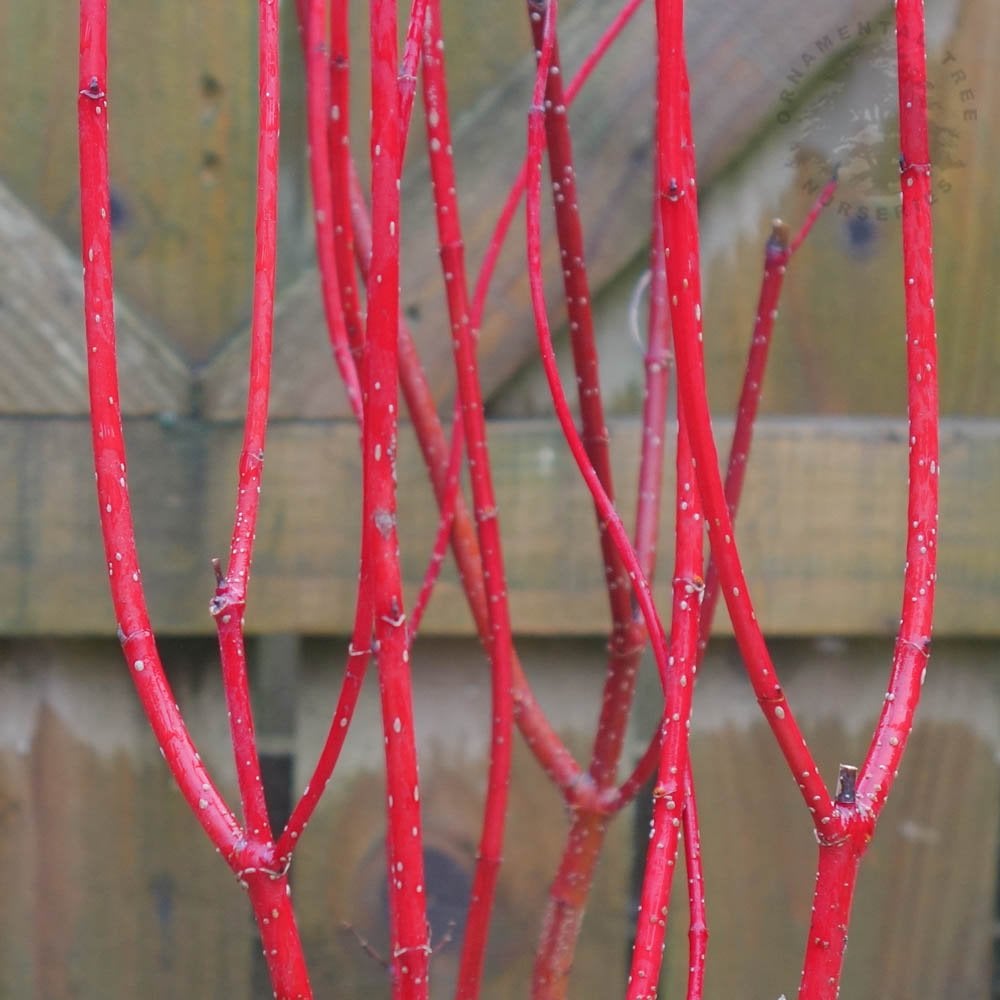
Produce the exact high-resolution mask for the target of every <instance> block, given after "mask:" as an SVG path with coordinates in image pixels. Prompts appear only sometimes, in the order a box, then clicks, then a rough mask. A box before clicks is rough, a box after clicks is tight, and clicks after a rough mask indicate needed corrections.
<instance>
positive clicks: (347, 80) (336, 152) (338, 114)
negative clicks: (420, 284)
mask: <svg viewBox="0 0 1000 1000" xmlns="http://www.w3.org/2000/svg"><path fill="white" fill-rule="evenodd" d="M349 10H350V5H349V4H347V3H334V4H332V6H331V8H330V114H329V123H328V126H327V140H328V143H329V149H330V171H331V173H330V181H331V185H332V189H333V206H332V208H333V246H334V254H335V256H336V260H337V278H338V280H339V282H340V302H341V306H342V307H343V311H344V325H345V326H346V328H347V339H348V342H349V343H350V345H351V353H352V354H353V355H354V361H355V364H356V365H357V366H359V368H360V365H361V360H362V355H363V351H364V339H365V322H364V318H363V317H362V314H361V313H362V310H361V303H360V298H359V295H358V283H357V280H356V277H355V271H354V267H355V264H354V255H355V247H354V226H353V225H352V223H351V216H352V198H354V197H357V198H361V197H362V196H361V193H360V189H359V187H358V184H357V179H356V177H355V176H354V170H353V166H354V162H353V158H352V156H351V130H350V112H351V63H350V32H349V30H348V13H349ZM366 256H367V255H366ZM365 267H367V262H366V264H365ZM358 374H359V376H360V377H361V378H363V373H362V372H361V371H360V370H359V372H358Z"/></svg>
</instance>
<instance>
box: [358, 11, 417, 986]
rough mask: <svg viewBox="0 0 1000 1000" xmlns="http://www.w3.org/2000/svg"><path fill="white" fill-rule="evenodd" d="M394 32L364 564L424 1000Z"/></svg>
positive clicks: (379, 138)
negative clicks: (403, 456) (403, 487)
mask: <svg viewBox="0 0 1000 1000" xmlns="http://www.w3.org/2000/svg"><path fill="white" fill-rule="evenodd" d="M396 30H397V26H396V9H395V3H394V2H393V0H372V4H371V29H370V38H371V92H372V133H371V170H372V247H371V263H370V273H369V283H368V323H367V331H366V339H365V364H364V369H365V384H364V403H365V410H364V435H363V449H364V451H363V462H362V468H363V477H364V498H363V507H362V510H363V528H362V532H363V546H364V547H363V556H362V562H363V566H364V575H365V577H366V579H367V582H368V586H369V587H370V589H371V601H372V610H373V614H374V621H375V628H374V634H375V648H376V662H377V664H378V669H379V688H380V693H381V699H382V725H383V730H384V733H385V755H386V779H387V795H388V798H387V805H388V817H387V823H388V833H387V841H388V842H387V851H386V855H387V878H388V891H389V914H390V921H389V922H390V936H391V942H392V955H391V960H390V961H391V972H392V993H393V996H394V997H397V998H422V997H426V996H427V995H428V989H429V983H428V971H429V955H430V943H429V940H428V929H427V917H426V906H425V901H426V894H425V892H424V873H423V851H422V837H421V834H420V827H421V818H420V801H419V786H418V774H417V753H416V741H415V733H414V725H413V704H412V690H411V685H410V671H409V648H408V641H407V639H408V637H407V629H406V627H405V624H406V615H405V613H404V610H403V586H402V576H401V571H400V564H399V538H398V534H397V525H396V476H395V467H396V450H397V422H398V412H397V406H398V393H397V387H398V371H399V357H398V330H399V311H400V310H399V246H400V243H399V240H400V235H399V226H400V204H399V182H400V173H401V169H402V141H403V136H402V130H401V127H400V125H401V123H400V108H399V96H398V92H397V89H396V86H397V82H396V69H397V66H398V45H397V38H396Z"/></svg>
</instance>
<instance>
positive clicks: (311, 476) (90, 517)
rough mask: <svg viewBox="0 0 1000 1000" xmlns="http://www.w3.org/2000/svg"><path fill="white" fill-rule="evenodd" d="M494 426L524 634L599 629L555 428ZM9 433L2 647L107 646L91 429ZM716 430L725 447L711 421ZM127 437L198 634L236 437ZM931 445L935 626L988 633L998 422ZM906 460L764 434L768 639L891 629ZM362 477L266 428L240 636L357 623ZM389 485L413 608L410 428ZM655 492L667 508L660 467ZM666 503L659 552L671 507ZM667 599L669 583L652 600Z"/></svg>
mask: <svg viewBox="0 0 1000 1000" xmlns="http://www.w3.org/2000/svg"><path fill="white" fill-rule="evenodd" d="M490 430H491V446H492V453H493V463H494V476H495V480H496V488H497V494H498V497H499V505H500V518H501V526H502V529H503V532H504V538H505V546H506V556H507V568H508V583H509V588H508V589H509V591H510V595H511V602H512V609H513V619H514V625H515V629H516V630H518V631H520V632H522V633H525V634H551V635H581V634H600V633H601V632H602V631H603V630H604V628H605V627H606V597H605V595H604V591H603V585H602V579H601V573H600V566H599V559H598V557H597V555H596V546H595V544H594V532H595V529H594V527H593V515H592V512H591V505H590V501H589V498H588V496H587V495H586V493H585V491H584V488H583V486H582V485H581V484H580V482H579V478H578V476H577V474H576V471H575V468H574V467H572V463H571V460H570V459H569V457H568V455H567V453H566V451H565V447H564V445H563V444H562V443H561V440H560V438H559V436H558V434H557V432H556V430H555V428H554V426H553V425H552V424H550V423H545V422H537V423H527V422H520V423H511V422H496V423H493V424H492V425H491V428H490ZM3 431H4V433H3V434H0V459H2V463H3V464H2V468H3V469H5V470H6V472H5V473H4V475H3V476H0V539H3V542H2V544H0V633H7V634H46V633H57V634H71V635H72V634H79V635H85V634H104V635H107V634H111V633H113V631H114V622H113V620H112V618H111V614H110V600H109V598H108V596H107V594H106V592H105V580H104V573H105V572H106V568H105V567H104V566H103V557H102V554H101V548H100V541H99V539H98V535H97V531H96V512H95V506H94V495H93V471H92V467H91V462H90V458H89V457H88V451H89V442H88V432H87V429H86V427H85V426H84V424H82V423H80V422H76V421H69V420H66V421H60V420H36V421H31V422H26V423H22V422H18V421H11V422H9V423H8V424H6V425H5V426H4V427H3ZM611 433H612V437H613V450H614V453H615V455H616V461H617V479H618V482H619V483H620V484H621V485H620V487H619V506H620V509H621V510H622V511H623V516H624V517H625V519H626V521H629V520H630V519H631V515H630V513H629V512H630V511H631V509H632V503H633V499H632V498H633V495H634V494H633V493H632V492H631V491H630V489H629V484H630V483H634V481H635V473H636V469H637V464H638V449H637V442H638V439H639V433H638V426H637V424H636V423H635V422H634V421H624V420H623V421H616V422H614V423H613V424H612V425H611ZM719 434H720V437H723V438H724V437H725V435H726V430H725V425H724V424H723V423H722V422H721V421H720V423H719ZM128 436H129V446H130V455H131V456H132V462H131V466H130V469H131V482H132V487H133V491H134V498H135V507H136V511H137V521H138V537H139V544H140V555H141V556H142V559H143V574H144V579H145V582H146V585H147V588H148V592H149V596H150V603H151V607H152V610H153V621H154V624H155V626H156V627H157V629H159V630H161V631H162V632H164V633H175V634H207V633H209V632H210V631H211V629H212V624H211V619H210V617H209V615H208V613H207V603H208V599H209V597H210V596H211V593H212V589H213V579H212V575H211V569H210V559H211V557H212V556H214V555H217V554H220V553H223V552H225V549H226V545H227V542H228V539H229V531H230V527H229V525H230V523H231V518H232V509H233V508H232V505H233V502H234V492H235V486H234V479H235V470H236V468H237V464H238V456H239V449H240V435H239V431H238V430H237V429H236V428H235V427H232V426H219V425H204V424H198V423H194V422H180V423H173V424H170V423H161V422H157V421H152V420H150V421H136V422H133V423H132V424H131V426H130V428H129V431H128ZM942 445H943V452H942V456H943V457H942V463H943V469H944V474H943V475H942V483H941V486H942V516H941V539H942V541H941V568H940V570H941V571H940V584H939V588H938V619H937V633H938V635H946V634H949V635H962V634H965V635H970V636H971V635H995V634H997V628H998V626H1000V619H998V618H997V616H996V615H995V614H994V613H993V611H994V609H995V607H996V602H997V598H998V595H1000V537H998V535H997V533H996V531H995V530H994V526H993V523H992V519H993V511H994V508H995V498H996V497H997V496H998V495H1000V424H998V423H996V422H988V421H968V422H962V421H959V422H948V423H946V425H945V429H944V433H943V437H942ZM905 454H906V443H905V429H904V427H903V426H902V425H900V424H898V423H896V422H891V421H877V420H867V421H866V420H858V421H833V420H828V421H821V420H770V421H765V422H764V423H763V424H762V426H761V427H760V430H759V433H758V436H757V443H756V444H755V448H754V454H753V457H752V459H751V470H750V473H749V476H748V482H747V495H746V500H745V503H744V507H743V509H742V511H741V513H740V518H739V523H738V525H737V534H738V538H739V540H740V542H741V543H742V546H743V552H744V557H745V560H746V565H747V572H748V579H749V580H750V584H751V587H752V588H753V592H754V596H755V598H756V600H757V602H758V604H759V611H760V614H761V618H762V620H763V622H764V623H765V626H766V628H767V629H768V630H769V631H771V632H772V633H777V634H786V635H795V634H800V635H808V634H843V635H847V634H861V635H864V634H874V633H884V632H886V631H888V630H890V629H891V628H892V627H893V626H894V623H895V620H896V618H897V617H898V614H899V611H898V606H899V600H900V596H899V595H900V580H901V570H902V561H903V524H904V519H905V476H906V472H905ZM25 456H30V458H31V460H30V461H28V460H26V459H25ZM359 482H360V468H359V461H358V450H357V436H356V431H355V429H354V428H353V427H352V426H350V425H348V424H336V423H333V424H324V423H304V422H302V423H300V422H293V423H279V424H277V425H276V426H275V427H274V428H273V430H272V433H271V435H270V438H269V443H268V448H267V459H266V474H265V486H264V499H263V508H262V513H261V522H260V526H259V529H258V541H257V552H256V556H255V561H254V577H253V584H252V587H251V591H250V609H249V613H248V616H247V622H248V626H249V628H250V629H251V630H252V631H254V632H258V633H262V632H302V633H307V634H310V633H311V634H344V633H347V632H349V631H350V626H351V617H352V614H353V600H354V590H355V586H356V560H357V555H358V553H357V543H356V534H357V532H356V527H355V526H356V524H357V518H358V508H357V504H358V495H359ZM399 483H400V493H401V498H402V499H401V505H402V507H401V515H400V524H401V533H402V534H401V537H402V546H403V557H404V574H405V579H406V581H407V583H408V585H409V587H410V593H411V594H412V593H413V592H414V590H415V588H416V586H417V585H418V583H419V581H420V579H421V578H422V576H423V571H424V563H425V560H426V559H427V557H428V555H429V549H430V540H431V539H432V538H433V535H434V531H435V529H436V525H437V514H436V511H435V509H434V505H433V502H432V500H431V497H430V490H429V488H428V487H427V485H426V477H425V474H424V471H423V467H422V464H421V460H420V458H419V455H418V453H417V451H416V448H415V446H414V445H413V442H412V439H411V438H410V437H409V435H408V434H407V435H404V437H403V439H402V441H401V448H400V462H399ZM665 489H666V491H667V492H666V494H665V495H667V496H669V495H670V494H671V490H672V486H671V480H670V476H669V475H668V476H667V480H666V483H665ZM665 510H666V512H667V513H665V522H664V532H663V535H662V537H663V539H664V542H663V544H664V548H665V551H666V552H669V547H670V538H671V534H670V531H669V525H668V524H667V522H666V517H667V514H668V513H669V510H670V505H669V503H668V504H666V505H665ZM665 593H666V592H665V591H664V590H663V589H662V588H661V590H660V592H659V594H660V597H661V599H662V598H663V597H664V596H665ZM664 606H666V605H664ZM723 627H724V626H723ZM425 628H426V630H427V631H428V632H430V633H439V634H469V633H470V631H471V624H470V619H469V615H468V612H467V610H466V608H465V605H464V602H463V600H462V599H461V594H460V590H459V586H458V583H457V581H456V577H455V575H454V573H453V572H450V571H448V572H446V574H445V576H444V578H443V580H442V581H441V583H440V585H439V587H438V591H437V598H436V599H435V600H434V601H433V602H432V604H431V606H430V609H429V612H428V616H427V620H426V625H425Z"/></svg>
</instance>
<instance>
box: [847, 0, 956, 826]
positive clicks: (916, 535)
mask: <svg viewBox="0 0 1000 1000" xmlns="http://www.w3.org/2000/svg"><path fill="white" fill-rule="evenodd" d="M896 24H897V46H898V62H899V107H900V117H899V122H900V125H899V132H900V141H901V144H902V159H901V163H900V165H901V172H900V185H901V188H902V195H903V275H904V286H903V287H904V292H905V304H906V365H907V379H908V392H909V394H908V413H907V416H908V420H909V433H910V454H909V499H908V504H907V515H906V518H907V521H906V523H907V532H906V572H905V574H904V578H903V608H902V613H901V615H900V622H899V632H898V634H897V638H896V648H895V652H894V655H893V661H892V672H891V675H890V679H889V690H888V692H887V694H886V697H885V702H884V703H883V706H882V713H881V715H880V716H879V720H878V725H877V726H876V728H875V733H874V735H873V737H872V742H871V746H870V747H869V749H868V756H867V758H866V760H865V763H864V766H863V767H862V769H861V774H860V777H859V780H858V797H859V799H860V801H861V802H863V803H864V804H865V805H866V806H867V807H868V808H870V809H871V810H872V811H873V812H874V813H875V815H876V816H877V815H878V814H879V813H880V812H881V810H882V806H883V805H884V804H885V800H886V798H887V796H888V794H889V790H890V788H891V787H892V783H893V781H894V780H895V777H896V773H897V771H898V770H899V763H900V760H901V758H902V756H903V751H904V750H905V748H906V742H907V740H908V738H909V735H910V731H911V729H912V728H913V716H914V713H915V712H916V708H917V702H918V701H919V698H920V689H921V687H922V685H923V682H924V677H925V675H926V672H927V661H928V658H929V656H930V644H931V623H932V618H933V612H934V589H935V584H936V581H937V524H938V473H939V470H940V458H939V454H938V384H937V332H936V329H935V323H934V265H933V256H932V254H933V251H932V247H933V245H934V242H933V232H932V225H931V192H932V188H931V169H930V150H929V144H928V138H927V69H926V54H925V48H924V15H923V3H921V2H920V0H899V3H898V4H897V7H896Z"/></svg>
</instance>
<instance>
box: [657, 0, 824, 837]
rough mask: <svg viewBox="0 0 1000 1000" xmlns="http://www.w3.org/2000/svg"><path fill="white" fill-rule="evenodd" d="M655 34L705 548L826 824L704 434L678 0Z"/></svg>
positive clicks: (666, 200)
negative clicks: (707, 544)
mask: <svg viewBox="0 0 1000 1000" xmlns="http://www.w3.org/2000/svg"><path fill="white" fill-rule="evenodd" d="M657 33H658V46H659V52H660V58H662V59H664V60H665V71H664V72H663V73H662V74H661V75H660V81H661V83H660V95H659V100H658V114H659V115H660V118H661V124H660V134H661V135H662V136H663V142H662V144H661V147H660V152H659V154H658V156H657V161H658V162H657V172H658V177H659V182H660V191H661V211H662V213H663V230H664V234H665V239H666V244H667V249H668V257H667V279H668V288H669V292H670V312H671V320H672V325H673V330H674V351H675V354H676V359H677V382H678V395H679V398H680V401H681V405H682V406H683V408H684V412H685V416H686V417H687V421H688V433H689V434H690V436H691V448H692V452H693V454H694V459H695V463H696V468H697V475H698V488H699V491H700V493H701V499H702V503H703V504H704V507H705V513H706V518H707V523H708V530H709V538H710V540H711V545H712V556H713V558H714V559H715V561H716V563H717V564H718V567H719V575H720V578H721V581H722V587H723V594H724V596H725V599H726V605H727V607H728V609H729V616H730V618H731V619H732V622H733V631H734V632H735V634H736V639H737V642H738V644H739V647H740V651H741V653H742V654H743V661H744V665H745V667H746V670H747V674H748V676H749V678H750V682H751V685H752V686H753V689H754V693H755V694H756V696H757V701H758V703H759V704H760V706H761V708H762V709H763V711H764V715H765V718H766V719H767V721H768V724H769V725H770V727H771V730H772V732H773V733H774V735H775V738H776V739H777V742H778V745H779V747H780V749H781V752H782V754H783V755H784V757H785V760H786V761H787V763H788V766H789V769H790V770H791V771H792V774H793V775H794V776H795V780H796V782H797V783H798V785H799V789H800V791H801V793H802V796H803V799H804V800H805V803H806V806H807V808H808V809H809V811H810V813H811V814H812V816H813V821H814V823H815V824H816V825H817V828H820V827H822V826H824V825H826V824H828V823H830V822H831V820H832V818H833V802H832V800H831V799H830V795H829V793H828V792H827V790H826V788H825V786H824V784H823V781H822V778H821V776H820V775H819V773H818V770H817V767H816V763H815V761H814V759H813V756H812V754H811V753H810V751H809V748H808V746H807V745H806V743H805V740H804V739H803V736H802V732H801V730H800V729H799V726H798V723H797V722H796V720H795V717H794V715H793V714H792V710H791V706H790V705H789V704H788V700H787V698H786V697H785V693H784V690H783V689H782V687H781V684H780V683H779V681H778V678H777V675H776V672H775V669H774V664H773V663H772V661H771V657H770V654H769V652H768V649H767V646H766V644H765V642H764V637H763V634H762V633H761V630H760V625H759V623H758V622H757V615H756V613H755V611H754V609H753V605H752V603H751V600H750V594H749V589H748V587H747V582H746V579H745V577H744V574H743V569H742V565H741V562H740V558H739V552H738V549H737V546H736V541H735V538H734V535H733V526H732V519H731V517H730V514H729V510H728V507H727V505H726V501H725V495H724V492H723V488H722V482H721V479H720V476H719V461H718V455H717V453H716V448H715V440H714V438H713V435H712V423H711V417H710V415H709V408H708V397H707V394H706V389H705V365H704V352H703V348H702V341H701V337H702V321H701V277H700V273H699V250H698V218H697V213H698V208H697V187H696V184H695V176H694V172H695V171H694V146H693V139H692V135H691V123H690V91H689V86H688V80H687V68H686V65H685V61H684V52H683V5H682V2H681V0H657Z"/></svg>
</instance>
